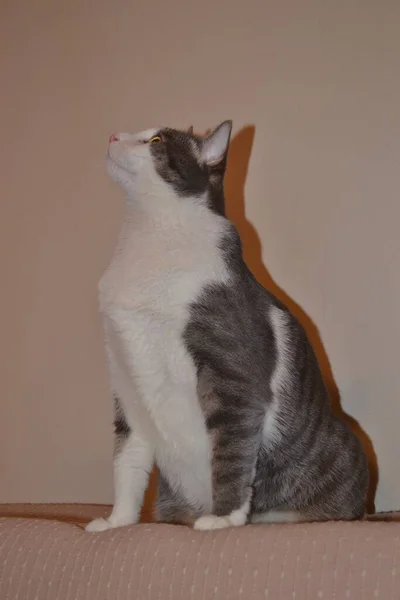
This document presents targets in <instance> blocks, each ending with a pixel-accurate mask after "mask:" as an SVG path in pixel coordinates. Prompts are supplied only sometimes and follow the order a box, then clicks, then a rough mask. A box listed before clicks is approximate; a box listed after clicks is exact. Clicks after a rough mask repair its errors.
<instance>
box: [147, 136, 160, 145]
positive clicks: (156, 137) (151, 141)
mask: <svg viewBox="0 0 400 600" xmlns="http://www.w3.org/2000/svg"><path fill="white" fill-rule="evenodd" d="M158 142H161V138H160V136H159V135H155V136H154V137H152V138H151V139H150V140H149V144H158Z"/></svg>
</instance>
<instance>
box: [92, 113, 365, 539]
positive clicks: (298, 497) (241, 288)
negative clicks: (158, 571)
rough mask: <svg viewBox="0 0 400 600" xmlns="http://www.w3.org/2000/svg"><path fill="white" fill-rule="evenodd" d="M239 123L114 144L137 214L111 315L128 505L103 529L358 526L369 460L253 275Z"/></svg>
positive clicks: (111, 283) (119, 449)
mask: <svg viewBox="0 0 400 600" xmlns="http://www.w3.org/2000/svg"><path fill="white" fill-rule="evenodd" d="M230 134H231V122H230V121H225V122H224V123H222V124H221V125H220V126H219V127H217V128H216V129H215V130H214V131H213V133H212V134H211V135H209V136H208V137H205V138H201V137H198V136H195V135H193V133H192V132H191V131H189V132H181V131H177V130H174V129H169V128H157V129H150V130H147V131H143V132H142V133H138V134H134V135H132V134H128V133H121V134H115V135H112V136H111V138H110V143H109V149H108V171H109V174H110V175H111V177H112V178H113V179H114V181H116V182H117V183H119V184H120V185H121V186H122V187H123V189H124V190H125V193H126V198H127V204H126V215H125V219H124V223H123V226H122V230H121V234H120V237H119V242H118V245H117V248H116V251H115V254H114V257H113V259H112V262H111V264H110V266H109V268H108V269H107V271H106V272H105V274H104V275H103V277H102V279H101V281H100V285H99V290H100V308H101V312H102V315H103V317H104V328H105V339H106V352H107V357H108V363H109V372H110V379H111V388H112V392H113V395H114V398H115V410H116V418H115V430H116V445H115V457H114V474H115V503H114V507H113V510H112V513H111V515H110V517H109V518H108V519H97V520H95V521H92V522H91V523H89V525H88V526H87V530H88V531H103V530H105V529H109V528H113V527H119V526H122V525H127V524H130V523H136V522H137V521H138V519H139V515H140V510H141V507H142V503H143V497H144V492H145V489H146V486H147V483H148V476H149V473H150V471H151V470H152V467H153V464H154V463H156V464H157V466H158V468H159V471H160V479H159V495H158V502H157V517H158V519H159V520H161V521H168V522H184V523H192V524H194V527H195V528H196V529H200V530H208V529H218V528H224V527H231V526H239V525H244V524H245V523H247V522H268V521H298V520H327V519H356V518H360V517H362V516H363V514H364V507H365V501H366V492H367V486H368V468H367V461H366V456H365V454H364V451H363V449H362V446H361V443H360V442H359V440H358V439H357V438H356V437H355V435H354V434H353V433H352V432H351V431H350V429H349V427H348V426H347V425H346V424H345V423H344V422H343V421H342V420H341V419H339V418H338V417H337V416H335V415H334V414H333V413H332V411H331V407H330V402H329V397H328V393H327V390H326V387H325V385H324V382H323V380H322V376H321V372H320V368H319V365H318V362H317V359H316V357H315V354H314V352H313V349H312V347H311V345H310V343H309V341H308V339H307V337H306V334H305V332H304V330H303V328H302V327H301V325H300V324H299V323H298V322H297V321H296V319H295V318H294V317H293V316H292V315H291V314H290V312H289V311H288V310H287V308H286V307H285V306H283V305H282V304H281V303H280V302H279V301H278V300H277V299H276V298H275V297H274V296H272V295H271V294H270V293H268V292H267V291H266V290H265V289H264V288H263V287H261V285H259V283H257V281H256V280H255V278H254V277H253V275H252V273H251V272H250V271H249V269H248V268H247V267H246V265H245V263H244V261H243V257H242V250H241V243H240V239H239V235H238V233H237V231H236V229H235V228H234V226H233V225H232V223H231V222H230V221H229V220H227V218H226V217H225V211H224V192H223V180H224V173H225V167H226V161H227V152H228V147H229V140H230Z"/></svg>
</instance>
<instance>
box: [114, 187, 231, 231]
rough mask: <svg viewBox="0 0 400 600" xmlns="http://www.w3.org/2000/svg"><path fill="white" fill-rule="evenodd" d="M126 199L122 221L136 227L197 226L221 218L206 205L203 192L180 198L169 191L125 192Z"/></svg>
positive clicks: (155, 228)
mask: <svg viewBox="0 0 400 600" xmlns="http://www.w3.org/2000/svg"><path fill="white" fill-rule="evenodd" d="M126 200H127V201H126V205H125V215H124V222H125V223H126V224H127V225H128V226H129V227H132V228H135V229H138V228H139V229H140V228H145V229H147V230H158V231H160V230H167V229H175V228H179V229H180V228H181V227H186V228H189V229H192V228H195V229H197V230H198V229H201V228H202V227H204V226H206V225H207V224H210V222H212V221H219V220H221V219H222V218H224V215H223V214H222V215H221V214H220V213H219V212H215V211H214V210H212V209H211V208H210V207H209V203H208V199H207V198H206V197H205V196H203V197H190V198H182V197H179V196H178V195H176V194H175V193H174V192H173V191H172V192H170V193H165V192H164V193H163V194H162V195H158V194H154V193H135V194H127V198H126Z"/></svg>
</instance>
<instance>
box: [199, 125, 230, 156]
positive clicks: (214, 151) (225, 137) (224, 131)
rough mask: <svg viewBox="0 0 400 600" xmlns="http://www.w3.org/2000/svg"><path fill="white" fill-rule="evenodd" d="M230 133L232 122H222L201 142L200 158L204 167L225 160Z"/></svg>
mask: <svg viewBox="0 0 400 600" xmlns="http://www.w3.org/2000/svg"><path fill="white" fill-rule="evenodd" d="M231 131H232V121H224V122H223V123H221V124H220V125H218V127H216V128H215V129H214V131H213V132H212V133H210V135H209V136H208V137H206V138H205V139H204V140H203V144H202V147H201V158H202V160H203V161H204V162H205V164H206V165H208V166H209V167H213V166H214V165H218V164H219V163H220V162H222V161H223V160H224V159H225V157H226V153H227V152H228V148H229V140H230V138H231Z"/></svg>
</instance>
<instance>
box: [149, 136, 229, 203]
mask: <svg viewBox="0 0 400 600" xmlns="http://www.w3.org/2000/svg"><path fill="white" fill-rule="evenodd" d="M158 135H160V137H161V138H162V143H160V144H152V145H151V146H150V150H151V154H152V156H153V160H154V166H155V169H156V171H157V173H158V174H159V175H160V177H162V179H163V180H164V181H166V182H167V183H168V184H169V185H171V186H172V187H173V189H174V190H175V192H176V193H177V194H178V195H179V196H180V197H182V198H191V197H192V198H200V197H201V198H205V201H206V202H207V203H208V206H209V208H210V209H212V210H213V211H215V212H217V213H218V214H224V213H225V207H224V197H223V177H224V173H225V167H226V158H225V160H223V161H221V163H220V164H218V165H215V166H214V167H211V166H208V165H206V164H204V163H202V161H201V158H200V149H201V145H202V138H200V137H198V136H195V135H192V134H190V133H188V132H183V131H178V130H175V129H169V128H166V129H162V130H161V131H159V132H158Z"/></svg>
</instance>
